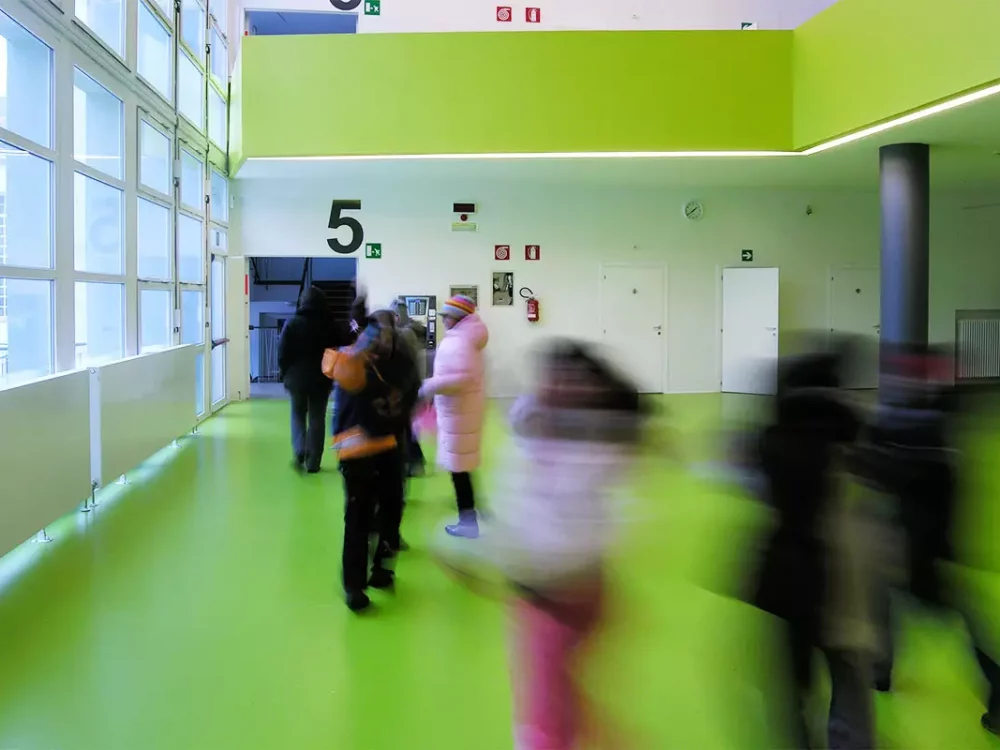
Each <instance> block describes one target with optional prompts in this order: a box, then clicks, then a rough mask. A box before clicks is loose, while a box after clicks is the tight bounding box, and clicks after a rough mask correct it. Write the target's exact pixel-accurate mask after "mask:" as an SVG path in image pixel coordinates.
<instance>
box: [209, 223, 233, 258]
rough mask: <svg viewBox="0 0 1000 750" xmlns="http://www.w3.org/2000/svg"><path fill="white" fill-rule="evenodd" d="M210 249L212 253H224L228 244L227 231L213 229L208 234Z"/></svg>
mask: <svg viewBox="0 0 1000 750" xmlns="http://www.w3.org/2000/svg"><path fill="white" fill-rule="evenodd" d="M208 239H209V248H210V249H211V250H212V252H217V253H224V252H226V247H227V244H228V239H227V237H226V230H225V229H219V228H218V227H212V228H211V229H210V230H209V232H208Z"/></svg>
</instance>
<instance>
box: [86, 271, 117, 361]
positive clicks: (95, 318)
mask: <svg viewBox="0 0 1000 750" xmlns="http://www.w3.org/2000/svg"><path fill="white" fill-rule="evenodd" d="M75 292H76V365H77V367H92V366H94V365H102V364H107V363H108V362H114V361H115V360H116V359H121V358H122V357H123V356H125V285H124V284H102V283H95V282H88V281H78V282H76V286H75Z"/></svg>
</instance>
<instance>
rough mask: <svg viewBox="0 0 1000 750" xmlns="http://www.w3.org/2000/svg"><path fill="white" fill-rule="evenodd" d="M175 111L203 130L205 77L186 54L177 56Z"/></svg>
mask: <svg viewBox="0 0 1000 750" xmlns="http://www.w3.org/2000/svg"><path fill="white" fill-rule="evenodd" d="M177 109H178V110H180V113H181V114H182V115H184V116H185V117H186V118H188V119H189V120H190V121H191V123H192V124H193V125H194V126H195V127H197V128H198V130H204V129H205V76H204V74H203V73H202V72H201V71H200V70H199V69H198V66H197V65H195V64H194V62H192V61H191V58H190V57H188V56H187V54H186V53H182V54H179V55H177Z"/></svg>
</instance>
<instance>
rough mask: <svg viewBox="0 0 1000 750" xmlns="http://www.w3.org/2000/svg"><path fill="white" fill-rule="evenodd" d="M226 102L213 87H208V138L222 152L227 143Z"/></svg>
mask: <svg viewBox="0 0 1000 750" xmlns="http://www.w3.org/2000/svg"><path fill="white" fill-rule="evenodd" d="M227 114H228V111H227V109H226V100H225V99H223V98H222V95H221V94H220V93H219V92H218V91H216V90H215V87H214V86H209V87H208V137H209V138H210V139H211V141H212V143H214V144H215V145H216V146H218V147H219V148H220V149H222V150H223V151H225V150H226V143H227V141H228V138H227V136H228V132H227V127H226V126H227V124H228V123H227V122H226V116H227Z"/></svg>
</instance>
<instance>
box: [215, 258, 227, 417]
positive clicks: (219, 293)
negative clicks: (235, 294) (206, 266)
mask: <svg viewBox="0 0 1000 750" xmlns="http://www.w3.org/2000/svg"><path fill="white" fill-rule="evenodd" d="M224 338H226V261H225V259H224V258H212V341H218V340H219V339H224ZM213 400H215V399H213Z"/></svg>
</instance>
